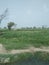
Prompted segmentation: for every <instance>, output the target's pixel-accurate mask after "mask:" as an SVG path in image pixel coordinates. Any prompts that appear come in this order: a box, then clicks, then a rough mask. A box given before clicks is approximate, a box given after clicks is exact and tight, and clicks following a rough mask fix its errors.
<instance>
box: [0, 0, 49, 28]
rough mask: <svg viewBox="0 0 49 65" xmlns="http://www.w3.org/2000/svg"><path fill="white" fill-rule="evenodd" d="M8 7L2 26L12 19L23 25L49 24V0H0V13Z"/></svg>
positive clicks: (18, 25) (38, 25)
mask: <svg viewBox="0 0 49 65" xmlns="http://www.w3.org/2000/svg"><path fill="white" fill-rule="evenodd" d="M6 8H8V15H7V16H6V17H5V18H4V19H3V20H2V21H1V24H0V26H1V27H6V26H7V23H8V22H10V21H12V22H15V23H16V24H17V27H18V28H21V27H33V26H36V27H40V26H43V25H44V26H49V0H0V15H1V14H3V12H4V11H5V9H6Z"/></svg>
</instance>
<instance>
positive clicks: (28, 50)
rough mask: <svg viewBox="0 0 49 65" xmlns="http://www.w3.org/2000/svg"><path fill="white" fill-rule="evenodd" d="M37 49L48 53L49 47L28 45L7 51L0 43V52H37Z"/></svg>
mask: <svg viewBox="0 0 49 65" xmlns="http://www.w3.org/2000/svg"><path fill="white" fill-rule="evenodd" d="M38 51H41V52H47V53H49V47H40V48H36V47H29V48H27V49H19V50H16V49H13V50H11V51H7V50H6V49H5V47H4V46H3V45H2V44H0V54H18V53H25V52H38Z"/></svg>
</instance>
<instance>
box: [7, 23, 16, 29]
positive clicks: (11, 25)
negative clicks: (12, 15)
mask: <svg viewBox="0 0 49 65" xmlns="http://www.w3.org/2000/svg"><path fill="white" fill-rule="evenodd" d="M14 25H15V23H14V22H9V23H8V25H7V26H8V29H9V30H11V27H13V26H14Z"/></svg>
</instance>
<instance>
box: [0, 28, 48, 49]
mask: <svg viewBox="0 0 49 65" xmlns="http://www.w3.org/2000/svg"><path fill="white" fill-rule="evenodd" d="M2 32H3V34H0V43H2V44H3V45H4V46H5V48H6V49H8V50H11V49H22V48H26V47H29V46H36V47H40V46H49V29H37V30H11V31H9V30H2Z"/></svg>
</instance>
